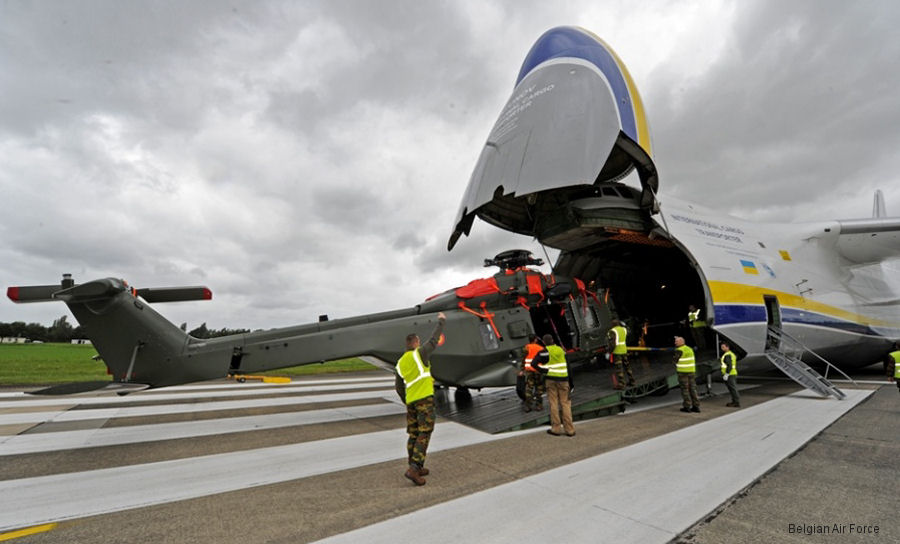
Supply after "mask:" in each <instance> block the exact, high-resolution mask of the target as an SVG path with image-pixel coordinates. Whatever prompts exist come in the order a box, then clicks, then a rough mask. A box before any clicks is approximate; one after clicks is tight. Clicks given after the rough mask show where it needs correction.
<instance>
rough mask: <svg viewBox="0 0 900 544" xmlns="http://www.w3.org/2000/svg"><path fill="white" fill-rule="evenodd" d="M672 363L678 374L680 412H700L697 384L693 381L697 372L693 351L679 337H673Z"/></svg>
mask: <svg viewBox="0 0 900 544" xmlns="http://www.w3.org/2000/svg"><path fill="white" fill-rule="evenodd" d="M673 361H674V363H675V370H676V372H677V373H678V385H679V386H680V387H681V400H682V405H681V411H682V412H700V396H699V395H698V394H697V382H696V381H695V379H694V375H695V372H697V366H696V362H695V360H694V350H692V349H691V348H690V347H688V346H686V345H685V343H684V338H682V337H680V336H676V337H675V356H674V359H673Z"/></svg>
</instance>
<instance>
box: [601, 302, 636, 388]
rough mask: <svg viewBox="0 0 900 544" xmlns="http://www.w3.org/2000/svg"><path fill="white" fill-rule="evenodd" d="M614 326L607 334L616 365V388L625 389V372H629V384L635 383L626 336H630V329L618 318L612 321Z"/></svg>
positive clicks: (613, 361)
mask: <svg viewBox="0 0 900 544" xmlns="http://www.w3.org/2000/svg"><path fill="white" fill-rule="evenodd" d="M610 325H612V328H610V329H609V332H608V333H607V336H608V338H609V348H610V352H611V355H612V361H611V362H612V363H613V364H614V365H616V385H615V388H616V389H625V373H626V372H627V373H628V385H629V386H631V385H634V373H633V372H632V371H631V363H629V362H628V345H627V344H626V342H625V338H626V337H627V336H628V329H626V328H625V327H624V326H622V323H621V322H619V320H618V319H613V320H612V321H610Z"/></svg>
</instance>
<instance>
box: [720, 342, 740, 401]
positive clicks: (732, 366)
mask: <svg viewBox="0 0 900 544" xmlns="http://www.w3.org/2000/svg"><path fill="white" fill-rule="evenodd" d="M721 348H722V359H721V360H720V362H721V363H722V379H723V380H724V381H725V386H726V387H728V392H729V393H730V394H731V402H729V403H728V404H726V405H725V406H731V407H732V408H740V407H741V396H740V395H739V394H738V390H737V356H736V355H735V354H734V352H733V351H731V345H729V344H728V342H722V344H721Z"/></svg>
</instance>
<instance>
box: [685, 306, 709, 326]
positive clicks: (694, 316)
mask: <svg viewBox="0 0 900 544" xmlns="http://www.w3.org/2000/svg"><path fill="white" fill-rule="evenodd" d="M688 321H690V323H691V327H705V326H706V321H700V310H694V311H693V312H688Z"/></svg>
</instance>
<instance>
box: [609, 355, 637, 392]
mask: <svg viewBox="0 0 900 544" xmlns="http://www.w3.org/2000/svg"><path fill="white" fill-rule="evenodd" d="M613 364H615V365H616V383H617V384H618V386H619V387H625V373H628V385H634V372H632V371H631V363H630V362H629V361H628V354H627V353H621V354H618V355H615V354H614V355H613Z"/></svg>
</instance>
